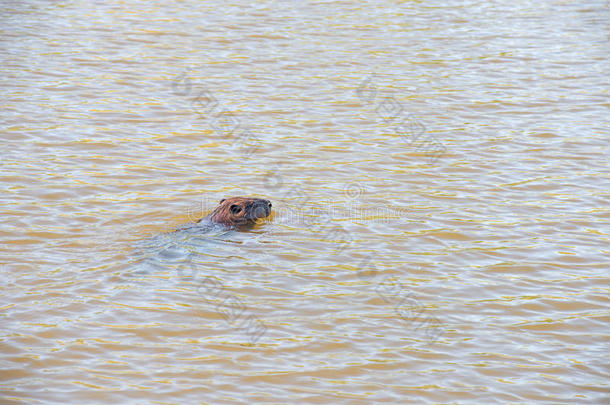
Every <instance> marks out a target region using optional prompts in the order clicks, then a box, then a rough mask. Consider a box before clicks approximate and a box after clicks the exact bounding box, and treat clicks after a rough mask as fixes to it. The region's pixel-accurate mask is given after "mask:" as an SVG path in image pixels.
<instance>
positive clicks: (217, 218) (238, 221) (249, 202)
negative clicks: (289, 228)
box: [200, 197, 271, 226]
mask: <svg viewBox="0 0 610 405" xmlns="http://www.w3.org/2000/svg"><path fill="white" fill-rule="evenodd" d="M270 214H271V202H270V201H269V200H263V199H261V198H250V197H231V198H227V199H223V200H220V205H219V206H218V207H216V209H215V210H214V211H212V212H211V213H210V214H209V215H208V216H207V217H205V218H204V219H207V220H209V221H211V222H214V223H217V224H223V225H227V226H247V225H254V223H256V220H258V219H260V218H266V217H268V216H269V215H270ZM200 221H201V220H200Z"/></svg>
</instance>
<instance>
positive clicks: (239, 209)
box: [229, 204, 241, 215]
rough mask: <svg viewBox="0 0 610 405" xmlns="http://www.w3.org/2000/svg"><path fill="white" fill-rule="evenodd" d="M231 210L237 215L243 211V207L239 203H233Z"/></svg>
mask: <svg viewBox="0 0 610 405" xmlns="http://www.w3.org/2000/svg"><path fill="white" fill-rule="evenodd" d="M229 209H230V210H231V214H233V215H237V214H239V213H240V212H241V207H240V206H239V205H237V204H233V205H231V208H229Z"/></svg>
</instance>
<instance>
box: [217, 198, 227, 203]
mask: <svg viewBox="0 0 610 405" xmlns="http://www.w3.org/2000/svg"><path fill="white" fill-rule="evenodd" d="M226 200H227V199H226V198H223V199H222V200H220V203H219V204H222V203H223V202H225V201H226Z"/></svg>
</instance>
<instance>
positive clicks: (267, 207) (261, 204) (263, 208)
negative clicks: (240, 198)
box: [252, 200, 272, 220]
mask: <svg viewBox="0 0 610 405" xmlns="http://www.w3.org/2000/svg"><path fill="white" fill-rule="evenodd" d="M271 206H272V204H271V201H269V200H257V201H256V202H255V203H254V204H253V207H252V213H253V217H254V218H253V219H255V220H256V219H259V218H267V217H268V216H269V215H271Z"/></svg>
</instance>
